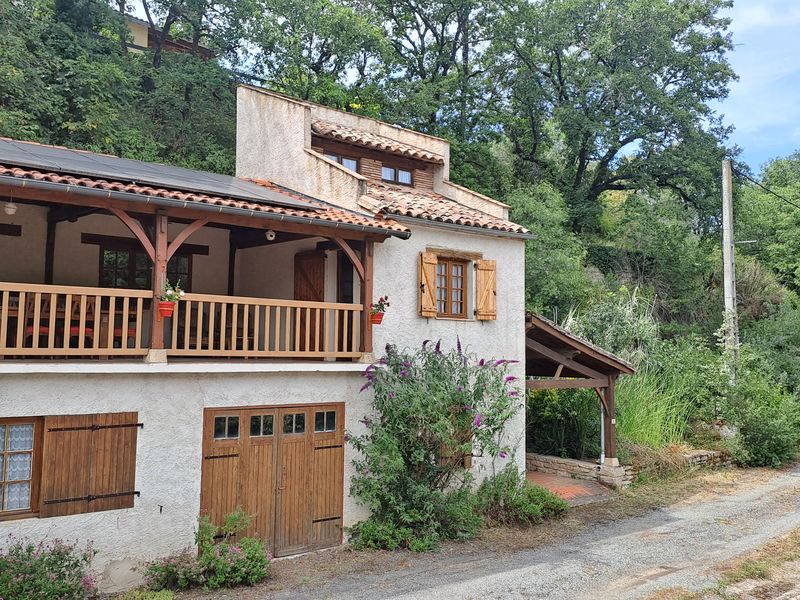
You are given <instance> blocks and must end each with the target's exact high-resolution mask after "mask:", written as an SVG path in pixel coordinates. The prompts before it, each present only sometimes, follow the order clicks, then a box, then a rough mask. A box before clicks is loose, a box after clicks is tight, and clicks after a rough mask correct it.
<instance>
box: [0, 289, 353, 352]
mask: <svg viewBox="0 0 800 600" xmlns="http://www.w3.org/2000/svg"><path fill="white" fill-rule="evenodd" d="M152 296H153V294H152V292H150V291H146V290H128V289H108V288H90V287H72V286H61V285H37V284H27V283H3V282H0V358H29V357H55V358H58V357H108V356H144V355H146V354H147V353H148V350H149V349H150V329H151V323H152V322H153V321H152V312H151V311H152V310H154V308H155V307H154V305H153V298H152ZM362 309H363V307H362V305H361V304H344V303H331V302H305V301H296V300H273V299H264V298H242V297H235V296H215V295H206V294H186V295H185V297H184V299H183V300H182V301H181V302H178V303H177V304H176V305H175V310H174V313H173V316H172V317H171V318H164V319H161V320H158V321H156V324H157V325H156V326H158V327H164V333H165V335H164V337H165V344H164V346H165V349H166V353H167V355H168V356H174V357H208V358H227V357H246V358H329V359H333V358H357V357H359V356H361V312H362Z"/></svg>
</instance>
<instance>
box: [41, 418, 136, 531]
mask: <svg viewBox="0 0 800 600" xmlns="http://www.w3.org/2000/svg"><path fill="white" fill-rule="evenodd" d="M137 419H138V413H135V412H128V413H105V414H95V415H60V416H52V417H45V419H44V433H43V437H44V448H43V450H42V455H43V456H42V473H41V511H40V516H42V517H52V516H57V515H72V514H78V513H84V512H98V511H102V510H113V509H117V508H131V507H132V506H133V500H134V496H136V495H138V492H137V491H136V490H135V479H136V438H137V434H138V427H139V426H140V424H139V423H137Z"/></svg>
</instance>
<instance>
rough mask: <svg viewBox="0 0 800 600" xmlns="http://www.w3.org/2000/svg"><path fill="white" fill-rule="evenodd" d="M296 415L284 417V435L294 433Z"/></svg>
mask: <svg viewBox="0 0 800 600" xmlns="http://www.w3.org/2000/svg"><path fill="white" fill-rule="evenodd" d="M293 425H294V415H283V433H292V428H293Z"/></svg>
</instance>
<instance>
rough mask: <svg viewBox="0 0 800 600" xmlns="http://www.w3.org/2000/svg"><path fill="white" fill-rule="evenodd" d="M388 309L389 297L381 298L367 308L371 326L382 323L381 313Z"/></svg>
mask: <svg viewBox="0 0 800 600" xmlns="http://www.w3.org/2000/svg"><path fill="white" fill-rule="evenodd" d="M387 308H389V296H381V297H380V298H378V301H377V302H375V303H374V304H371V305H370V307H369V318H370V321H371V322H372V324H373V325H380V324H381V323H383V313H385V312H386V309H387Z"/></svg>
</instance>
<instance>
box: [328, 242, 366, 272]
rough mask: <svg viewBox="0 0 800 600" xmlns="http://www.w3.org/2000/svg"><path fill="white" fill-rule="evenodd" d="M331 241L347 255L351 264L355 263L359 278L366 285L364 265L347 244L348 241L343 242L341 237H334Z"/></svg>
mask: <svg viewBox="0 0 800 600" xmlns="http://www.w3.org/2000/svg"><path fill="white" fill-rule="evenodd" d="M331 239H332V240H333V241H334V242H335V243H336V245H337V246H339V248H341V249H342V251H343V252H344V253H345V254H346V255H347V258H349V259H350V262H351V263H353V267H355V269H356V272H357V273H358V276H359V278H360V279H361V282H362V283H364V276H365V272H364V265H363V263H362V262H361V261H360V260H359V258H358V255H357V254H356V253H355V251H354V250H353V248H352V247H351V246H350V244H348V243H347V241H346V240H343V239H342V238H340V237H333V238H331Z"/></svg>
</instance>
